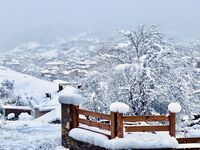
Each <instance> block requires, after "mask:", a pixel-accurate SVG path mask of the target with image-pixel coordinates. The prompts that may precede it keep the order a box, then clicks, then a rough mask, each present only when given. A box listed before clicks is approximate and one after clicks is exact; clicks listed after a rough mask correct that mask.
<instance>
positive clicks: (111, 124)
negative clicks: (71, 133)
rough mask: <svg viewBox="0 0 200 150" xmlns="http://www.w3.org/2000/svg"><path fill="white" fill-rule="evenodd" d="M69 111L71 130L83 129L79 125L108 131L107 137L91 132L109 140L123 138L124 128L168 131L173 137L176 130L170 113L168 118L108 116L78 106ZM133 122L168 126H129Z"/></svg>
mask: <svg viewBox="0 0 200 150" xmlns="http://www.w3.org/2000/svg"><path fill="white" fill-rule="evenodd" d="M70 110H71V114H70V115H71V120H72V122H71V124H72V125H71V127H72V128H77V127H79V128H83V127H80V126H79V124H84V125H88V126H92V127H97V128H100V129H103V130H107V131H110V134H109V135H108V134H105V133H102V132H99V131H93V132H98V133H101V134H104V135H106V136H107V137H109V138H111V139H113V138H115V137H119V138H123V136H124V135H123V134H124V128H125V132H153V131H169V134H170V135H171V136H174V137H175V132H176V130H175V114H174V113H170V114H169V115H168V116H164V115H160V116H125V115H123V114H122V113H117V112H110V114H103V113H98V112H92V111H88V110H83V109H79V107H78V106H73V105H70ZM97 120H98V121H97ZM102 120H103V121H102ZM134 122H167V123H168V125H154V126H136V125H130V124H132V123H134ZM128 124H129V125H128ZM72 128H71V129H72ZM84 129H85V128H84ZM86 130H90V129H86Z"/></svg>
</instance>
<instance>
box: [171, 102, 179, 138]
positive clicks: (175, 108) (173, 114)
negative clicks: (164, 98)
mask: <svg viewBox="0 0 200 150" xmlns="http://www.w3.org/2000/svg"><path fill="white" fill-rule="evenodd" d="M168 110H169V112H170V115H169V134H170V135H171V136H173V137H176V113H179V112H180V111H181V106H180V105H179V104H178V103H170V104H169V105H168Z"/></svg>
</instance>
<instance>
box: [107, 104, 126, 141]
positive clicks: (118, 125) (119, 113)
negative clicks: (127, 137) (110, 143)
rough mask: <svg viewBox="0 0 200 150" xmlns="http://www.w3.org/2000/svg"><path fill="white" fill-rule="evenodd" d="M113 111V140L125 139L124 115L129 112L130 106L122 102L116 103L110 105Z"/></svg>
mask: <svg viewBox="0 0 200 150" xmlns="http://www.w3.org/2000/svg"><path fill="white" fill-rule="evenodd" d="M110 111H111V138H115V137H116V136H117V137H118V138H123V137H124V117H123V114H125V113H127V112H128V111H129V106H128V105H127V104H125V103H122V102H114V103H112V104H111V105H110Z"/></svg>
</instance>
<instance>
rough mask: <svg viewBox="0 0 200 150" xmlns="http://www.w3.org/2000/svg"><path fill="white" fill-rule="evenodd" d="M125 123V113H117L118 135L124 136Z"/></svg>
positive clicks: (119, 136)
mask: <svg viewBox="0 0 200 150" xmlns="http://www.w3.org/2000/svg"><path fill="white" fill-rule="evenodd" d="M123 128H124V125H123V114H122V113H117V137H118V138H123V137H124V130H123Z"/></svg>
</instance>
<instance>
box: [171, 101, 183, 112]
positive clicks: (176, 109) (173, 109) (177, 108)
mask: <svg viewBox="0 0 200 150" xmlns="http://www.w3.org/2000/svg"><path fill="white" fill-rule="evenodd" d="M168 110H169V111H170V112H172V113H179V112H180V111H181V106H180V105H179V104H178V103H170V104H169V105H168Z"/></svg>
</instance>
